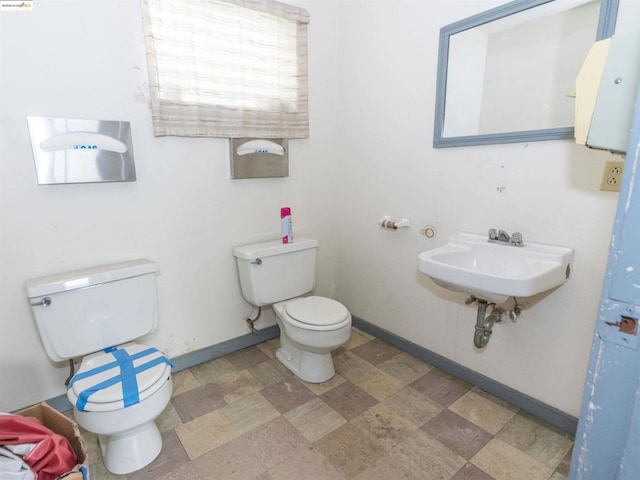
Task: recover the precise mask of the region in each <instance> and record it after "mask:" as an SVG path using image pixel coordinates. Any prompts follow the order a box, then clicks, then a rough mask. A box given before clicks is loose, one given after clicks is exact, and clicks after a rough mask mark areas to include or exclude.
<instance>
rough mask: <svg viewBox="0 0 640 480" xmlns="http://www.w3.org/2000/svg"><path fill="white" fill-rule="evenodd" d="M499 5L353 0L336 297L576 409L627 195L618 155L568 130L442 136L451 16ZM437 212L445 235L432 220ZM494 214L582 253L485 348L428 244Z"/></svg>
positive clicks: (342, 103)
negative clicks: (402, 221)
mask: <svg viewBox="0 0 640 480" xmlns="http://www.w3.org/2000/svg"><path fill="white" fill-rule="evenodd" d="M494 5H495V3H491V2H463V1H457V2H447V1H438V2H436V1H428V2H426V1H425V2H409V1H396V2H374V3H371V2H352V1H349V2H343V7H344V9H345V12H344V15H342V16H341V18H340V20H339V32H340V41H339V72H340V84H339V91H338V118H339V119H340V123H339V124H338V153H337V156H338V165H339V176H338V181H339V191H340V192H341V193H342V203H343V204H345V205H348V206H349V215H348V216H347V217H346V218H345V221H344V222H343V224H342V228H341V229H340V234H339V235H338V237H337V238H338V243H337V248H336V252H337V254H338V261H337V264H336V265H337V274H336V278H337V282H338V289H337V297H338V299H339V300H341V301H343V302H344V303H345V304H347V305H348V306H349V308H350V309H351V311H352V312H353V313H354V314H355V315H358V316H360V317H362V318H363V319H365V320H368V321H370V322H373V323H375V324H376V325H378V326H380V327H382V328H385V329H387V330H389V331H391V332H393V333H395V334H397V335H400V336H402V337H404V338H407V339H409V340H411V341H412V342H414V343H417V344H418V345H421V346H423V347H426V348H428V349H430V350H432V351H434V352H437V353H439V354H441V355H444V356H445V357H447V358H449V359H451V360H453V361H455V362H458V363H460V364H462V365H465V366H467V367H469V368H471V369H473V370H476V371H477V372H479V373H481V374H483V375H486V376H488V377H490V378H493V379H495V380H497V381H498V382H502V383H503V384H505V385H508V386H510V387H512V388H515V389H516V390H519V391H521V392H523V393H525V394H527V395H530V396H532V397H534V398H536V399H539V400H541V401H543V402H546V403H547V404H549V405H552V406H553V407H556V408H558V409H560V410H562V411H564V412H567V413H569V414H571V415H576V416H577V415H578V413H579V407H580V400H581V396H582V389H583V384H584V378H585V373H586V367H587V361H588V357H589V351H590V346H591V339H592V334H593V328H594V323H595V318H596V311H597V306H598V299H599V296H600V289H601V284H602V279H603V273H604V269H605V263H606V255H607V251H608V246H609V241H610V237H611V228H612V225H613V215H614V210H615V205H616V201H617V194H615V193H614V194H612V193H606V192H600V191H599V182H600V177H601V175H602V170H603V167H604V162H605V161H606V160H607V159H609V158H611V155H610V154H608V153H604V152H597V151H591V150H588V149H586V148H584V147H580V146H576V145H574V144H573V142H572V141H569V140H566V141H552V142H534V143H519V144H513V145H496V146H485V147H463V148H453V149H441V150H434V149H432V148H431V147H430V143H431V142H430V140H431V134H432V133H431V132H432V130H433V110H434V99H435V91H434V89H435V72H436V64H437V42H438V29H439V28H440V27H441V26H443V25H446V24H448V23H451V22H452V21H454V20H459V19H462V18H464V17H466V16H469V15H471V14H474V13H477V12H478V11H482V10H485V9H487V8H490V7H491V6H494ZM347 26H348V28H347ZM523 61H526V59H523ZM502 177H504V181H503V180H502V179H501V178H502ZM498 183H500V184H504V185H505V186H506V188H505V189H504V191H502V192H500V191H499V190H498V189H497V188H496V187H497V185H498ZM383 214H386V215H391V216H392V217H395V218H399V217H409V218H411V219H412V221H413V225H412V228H411V229H410V230H402V231H397V232H389V231H385V230H381V229H379V228H378V227H377V225H376V219H377V218H378V217H380V216H381V215H383ZM429 224H430V225H435V226H436V227H437V229H438V236H437V238H436V239H434V240H427V239H426V238H424V237H422V236H421V235H420V233H419V230H420V229H421V228H422V227H423V226H425V225H429ZM490 227H494V228H502V229H505V230H507V231H510V232H513V231H520V232H522V233H523V235H524V239H525V241H527V240H530V241H538V242H546V243H550V244H558V245H566V246H571V247H573V248H574V249H575V264H574V269H573V277H572V278H571V279H570V281H569V282H568V283H566V284H565V285H563V286H561V287H560V288H559V289H557V290H556V291H553V292H551V293H549V294H548V295H546V296H544V298H538V299H536V302H529V305H528V307H527V308H526V309H525V311H524V313H523V315H522V317H521V318H520V319H519V320H518V322H517V323H516V324H511V323H507V324H503V325H497V326H496V327H495V328H494V333H493V336H492V338H491V341H490V342H489V345H488V347H487V348H486V349H484V350H483V351H479V350H477V349H475V348H474V346H473V342H472V339H473V333H474V329H473V327H474V324H475V318H476V310H475V306H465V304H464V299H465V298H466V297H465V295H463V294H455V293H453V292H449V291H447V290H445V289H443V288H441V287H438V286H436V285H435V284H434V283H433V282H431V281H430V280H429V279H428V278H427V277H425V276H422V275H421V274H419V273H417V271H416V264H417V258H416V256H417V254H418V253H419V252H420V251H423V250H427V249H431V248H434V247H436V246H439V245H442V244H443V243H445V242H446V240H447V237H448V236H449V235H452V234H454V233H456V232H458V231H468V232H475V233H481V234H482V233H484V232H486V231H487V230H488V229H489V228H490Z"/></svg>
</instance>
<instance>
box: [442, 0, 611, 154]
mask: <svg viewBox="0 0 640 480" xmlns="http://www.w3.org/2000/svg"><path fill="white" fill-rule="evenodd" d="M614 4H615V5H614ZM615 11H617V0H614V1H612V0H602V1H601V0H557V1H553V0H551V1H550V0H547V1H540V0H535V1H532V0H518V1H515V2H510V3H508V4H505V5H504V6H502V7H498V8H495V9H493V10H489V11H487V12H484V13H482V14H479V15H475V16H474V17H470V18H468V19H465V20H462V21H460V22H456V23H455V24H452V25H449V26H447V27H444V28H443V29H442V30H441V33H440V52H439V53H440V59H439V65H438V88H437V90H438V94H437V98H436V124H435V129H434V146H435V147H447V146H461V145H480V144H489V143H508V142H517V141H533V140H549V139H557V138H571V137H572V136H573V123H574V107H575V100H574V95H575V79H576V76H577V74H578V71H579V70H580V67H581V66H582V62H583V61H584V59H585V57H586V55H587V52H588V51H589V49H590V48H591V46H592V45H593V42H594V41H596V39H600V38H605V37H607V36H610V35H611V33H612V30H613V24H614V22H615V19H614V18H613V17H615Z"/></svg>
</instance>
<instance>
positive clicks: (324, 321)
mask: <svg viewBox="0 0 640 480" xmlns="http://www.w3.org/2000/svg"><path fill="white" fill-rule="evenodd" d="M273 310H274V312H275V314H276V321H277V322H278V327H279V328H280V348H279V349H278V350H277V351H276V358H277V359H278V360H279V361H280V362H281V363H282V364H284V365H285V366H286V367H287V368H289V370H291V371H292V372H293V373H294V374H295V375H296V376H297V377H299V378H300V379H302V380H304V381H305V382H309V383H322V382H326V381H327V380H329V379H331V378H332V377H333V376H334V375H335V367H334V365H333V359H332V358H331V351H332V350H334V349H336V348H338V347H340V346H341V345H344V343H345V342H346V341H347V340H349V337H350V336H351V314H350V313H349V311H348V310H347V309H346V308H345V307H344V305H342V304H341V303H339V302H336V301H335V300H331V299H330V298H324V297H317V296H311V297H302V298H296V299H292V300H287V301H284V302H280V303H277V304H275V305H274V306H273Z"/></svg>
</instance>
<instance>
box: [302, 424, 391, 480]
mask: <svg viewBox="0 0 640 480" xmlns="http://www.w3.org/2000/svg"><path fill="white" fill-rule="evenodd" d="M314 446H315V447H316V449H317V450H318V451H319V452H320V453H322V454H323V455H324V456H325V457H326V458H327V459H328V460H329V461H330V462H331V464H332V465H333V466H334V467H336V468H337V469H338V470H339V471H340V472H342V474H343V475H344V476H345V477H347V478H351V477H353V476H354V475H355V474H357V473H358V472H360V471H362V470H364V469H365V468H367V467H368V466H369V465H371V464H372V463H373V462H375V461H376V460H377V459H378V458H380V457H381V456H382V455H384V453H385V450H384V448H382V446H381V445H380V444H378V443H377V442H375V441H374V440H373V436H372V435H368V434H366V433H364V432H363V431H361V430H360V429H359V428H357V427H356V426H355V425H354V424H352V423H346V424H345V425H343V426H341V427H340V428H338V429H337V430H334V431H333V432H331V433H329V434H328V435H326V436H325V437H323V438H322V439H320V440H319V441H317V442H316V443H315V444H314Z"/></svg>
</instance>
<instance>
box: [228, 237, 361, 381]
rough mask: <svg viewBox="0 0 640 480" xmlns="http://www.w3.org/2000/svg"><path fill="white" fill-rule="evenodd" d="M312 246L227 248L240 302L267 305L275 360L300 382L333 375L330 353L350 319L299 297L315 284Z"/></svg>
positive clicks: (344, 336)
mask: <svg viewBox="0 0 640 480" xmlns="http://www.w3.org/2000/svg"><path fill="white" fill-rule="evenodd" d="M317 250H318V241H317V240H313V239H304V238H303V239H299V240H296V241H295V242H294V243H288V244H283V243H282V242H281V241H280V240H275V241H271V242H263V243H255V244H252V245H244V246H241V247H236V248H234V249H233V255H234V256H235V257H236V260H237V264H238V274H239V277H240V286H241V288H242V295H243V296H244V298H245V300H247V302H249V303H250V304H252V305H254V306H256V307H263V306H267V305H273V310H274V312H275V315H276V321H277V322H278V326H279V327H280V348H279V349H278V350H277V352H276V358H278V360H279V361H280V362H281V363H282V364H283V365H284V366H286V367H287V368H288V369H289V370H291V371H292V372H293V373H294V374H295V375H296V376H297V377H299V378H300V379H302V380H304V381H306V382H310V383H322V382H325V381H327V380H329V379H330V378H331V377H333V376H334V375H335V367H334V365H333V359H332V358H331V351H332V350H334V349H336V348H338V347H340V346H341V345H343V344H344V343H346V342H347V340H349V338H350V336H351V314H350V313H349V311H348V310H347V308H346V307H345V306H344V305H342V304H341V303H339V302H336V301H335V300H332V299H330V298H325V297H319V296H310V297H303V296H302V295H304V294H306V293H309V292H311V291H312V290H313V289H314V287H315V281H316V257H317Z"/></svg>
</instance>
